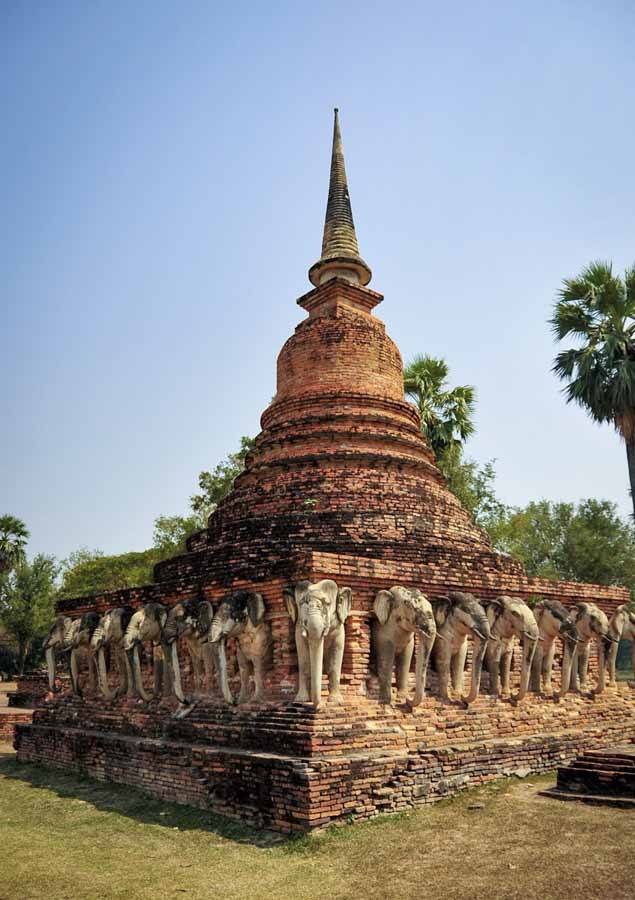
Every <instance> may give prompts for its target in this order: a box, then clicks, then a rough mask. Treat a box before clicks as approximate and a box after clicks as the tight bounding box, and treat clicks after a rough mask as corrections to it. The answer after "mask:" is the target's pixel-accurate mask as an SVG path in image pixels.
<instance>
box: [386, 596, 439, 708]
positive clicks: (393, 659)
mask: <svg viewBox="0 0 635 900" xmlns="http://www.w3.org/2000/svg"><path fill="white" fill-rule="evenodd" d="M373 610H374V612H375V616H376V617H377V621H375V622H373V642H374V647H375V658H376V661H377V675H378V677H379V698H380V701H381V702H382V703H386V704H390V703H391V702H392V690H391V688H392V673H393V669H394V668H395V663H396V669H397V698H398V699H400V700H405V699H406V697H407V694H408V673H409V672H410V663H411V661H412V654H413V652H414V649H415V634H416V635H417V636H418V639H417V659H416V684H415V696H414V700H413V701H412V705H413V706H418V705H419V704H420V703H421V701H422V699H423V696H424V694H425V689H426V674H427V671H428V660H429V659H430V653H431V651H432V645H433V644H434V640H435V637H436V633H437V626H436V622H435V620H434V613H433V611H432V605H431V604H430V602H429V601H428V599H427V598H426V597H425V596H424V595H423V594H422V593H421V591H418V590H416V589H413V590H409V589H408V588H405V587H400V586H398V585H397V586H395V587H392V588H391V589H390V590H389V591H378V593H377V594H376V596H375V602H374V605H373Z"/></svg>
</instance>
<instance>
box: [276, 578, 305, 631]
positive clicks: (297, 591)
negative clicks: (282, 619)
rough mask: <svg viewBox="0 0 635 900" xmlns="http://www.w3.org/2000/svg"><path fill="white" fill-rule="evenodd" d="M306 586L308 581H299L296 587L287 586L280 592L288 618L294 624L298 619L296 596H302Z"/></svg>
mask: <svg viewBox="0 0 635 900" xmlns="http://www.w3.org/2000/svg"><path fill="white" fill-rule="evenodd" d="M308 586H309V582H308V581H299V582H298V583H297V584H296V585H292V584H290V585H288V586H287V587H286V588H284V589H283V591H282V596H283V597H284V602H285V605H286V607H287V612H288V613H289V618H290V619H291V621H292V622H293V623H294V624H295V622H297V619H298V601H297V599H296V598H297V597H298V595H300V596H302V594H304V593H305V592H306V589H307V588H308Z"/></svg>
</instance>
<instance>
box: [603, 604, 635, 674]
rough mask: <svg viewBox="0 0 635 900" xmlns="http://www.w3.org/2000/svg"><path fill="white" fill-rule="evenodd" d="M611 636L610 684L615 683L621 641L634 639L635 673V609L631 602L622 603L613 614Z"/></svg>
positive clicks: (633, 659) (633, 663) (634, 660)
mask: <svg viewBox="0 0 635 900" xmlns="http://www.w3.org/2000/svg"><path fill="white" fill-rule="evenodd" d="M609 636H610V638H611V649H610V650H609V658H608V669H609V684H615V683H616V677H615V663H616V660H617V650H618V647H619V642H620V641H632V647H631V651H632V668H633V675H635V609H633V607H632V606H631V604H630V603H622V604H621V605H620V606H618V607H617V609H616V610H615V612H614V613H613V615H612V616H611V618H610V620H609Z"/></svg>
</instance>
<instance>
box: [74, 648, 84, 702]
mask: <svg viewBox="0 0 635 900" xmlns="http://www.w3.org/2000/svg"><path fill="white" fill-rule="evenodd" d="M71 687H72V689H73V693H74V694H75V696H76V697H81V696H82V690H81V688H80V686H79V665H78V663H77V648H76V647H73V649H72V650H71Z"/></svg>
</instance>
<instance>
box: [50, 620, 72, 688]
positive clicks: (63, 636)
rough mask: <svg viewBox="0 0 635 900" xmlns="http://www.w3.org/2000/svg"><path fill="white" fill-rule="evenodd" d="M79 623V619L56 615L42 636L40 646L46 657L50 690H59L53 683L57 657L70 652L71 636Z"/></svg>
mask: <svg viewBox="0 0 635 900" xmlns="http://www.w3.org/2000/svg"><path fill="white" fill-rule="evenodd" d="M79 625H80V620H79V619H71V618H70V617H69V616H57V618H56V619H55V621H54V622H53V624H52V625H51V627H50V628H49V631H48V634H47V635H46V637H45V638H44V641H43V643H42V648H43V650H44V654H45V658H46V668H47V672H48V679H49V688H50V689H51V691H55V692H57V691H58V690H59V688H58V687H57V686H56V684H55V674H56V665H57V659H58V657H59V656H60V655H61V654H62V653H65V652H70V650H71V646H72V642H73V637H74V635H75V633H76V631H77V629H78V628H79Z"/></svg>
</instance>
